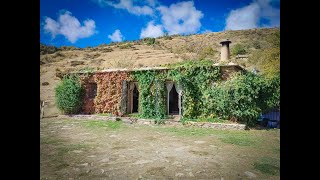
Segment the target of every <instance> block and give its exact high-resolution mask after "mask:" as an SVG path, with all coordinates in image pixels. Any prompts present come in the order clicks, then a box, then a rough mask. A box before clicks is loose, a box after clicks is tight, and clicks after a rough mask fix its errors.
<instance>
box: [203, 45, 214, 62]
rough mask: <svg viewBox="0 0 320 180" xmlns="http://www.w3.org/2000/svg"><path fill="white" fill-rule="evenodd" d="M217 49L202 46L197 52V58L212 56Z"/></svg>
mask: <svg viewBox="0 0 320 180" xmlns="http://www.w3.org/2000/svg"><path fill="white" fill-rule="evenodd" d="M217 52H218V51H217V50H213V49H212V48H211V47H210V46H208V47H205V48H203V49H202V50H201V51H200V53H199V59H201V60H202V59H205V58H207V57H210V58H213V57H214V55H215V54H216V53H217Z"/></svg>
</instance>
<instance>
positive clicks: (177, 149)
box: [174, 146, 190, 151]
mask: <svg viewBox="0 0 320 180" xmlns="http://www.w3.org/2000/svg"><path fill="white" fill-rule="evenodd" d="M189 147H190V146H182V147H179V148H175V149H174V150H175V151H183V150H184V149H187V148H189Z"/></svg>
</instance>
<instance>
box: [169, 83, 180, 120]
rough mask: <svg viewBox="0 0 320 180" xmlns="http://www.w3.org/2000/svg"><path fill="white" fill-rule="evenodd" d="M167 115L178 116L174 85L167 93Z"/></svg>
mask: <svg viewBox="0 0 320 180" xmlns="http://www.w3.org/2000/svg"><path fill="white" fill-rule="evenodd" d="M169 114H179V94H178V93H177V91H176V87H175V85H173V87H172V88H171V91H170V93H169Z"/></svg>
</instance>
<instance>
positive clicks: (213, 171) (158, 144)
mask: <svg viewBox="0 0 320 180" xmlns="http://www.w3.org/2000/svg"><path fill="white" fill-rule="evenodd" d="M238 137H239V138H243V140H241V139H240V140H241V141H237V140H239V138H238ZM237 138H238V139H237ZM239 142H240V143H239ZM263 159H269V160H270V159H271V160H275V161H276V163H278V166H272V165H271V164H261V163H260V162H262V161H263ZM259 163H260V164H259ZM257 164H258V165H259V166H258V165H257ZM279 164H280V130H270V131H267V130H250V131H240V130H233V131H232V130H211V129H210V130H206V129H197V128H193V129H191V128H186V127H166V126H164V125H160V126H159V125H153V126H146V125H138V124H126V123H122V122H112V121H109V122H107V121H105V120H100V121H94V120H75V119H58V118H44V119H41V120H40V177H41V179H70V180H71V179H219V180H221V179H224V180H227V179H280V175H279V170H280V165H279ZM265 167H267V168H268V169H265V170H266V171H261V170H259V169H261V168H262V170H263V168H265ZM270 168H276V169H275V171H274V172H276V173H274V172H271V174H270V172H269V173H268V170H270ZM266 172H267V173H266Z"/></svg>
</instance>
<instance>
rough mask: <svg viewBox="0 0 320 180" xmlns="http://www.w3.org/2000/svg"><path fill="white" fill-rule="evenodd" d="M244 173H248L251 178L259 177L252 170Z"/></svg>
mask: <svg viewBox="0 0 320 180" xmlns="http://www.w3.org/2000/svg"><path fill="white" fill-rule="evenodd" d="M244 174H245V175H247V176H248V178H249V179H252V178H256V177H257V175H255V174H253V173H252V172H250V171H246V172H244Z"/></svg>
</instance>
